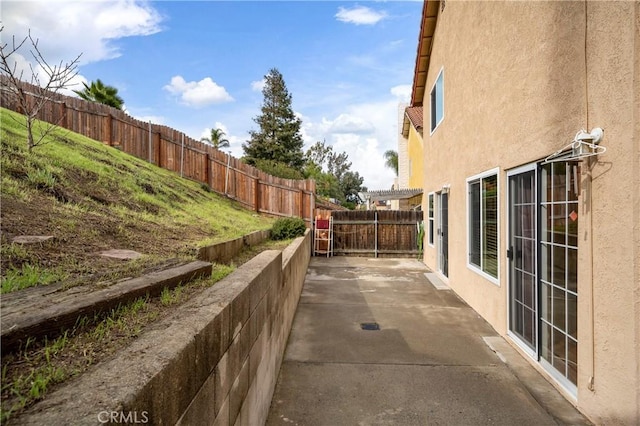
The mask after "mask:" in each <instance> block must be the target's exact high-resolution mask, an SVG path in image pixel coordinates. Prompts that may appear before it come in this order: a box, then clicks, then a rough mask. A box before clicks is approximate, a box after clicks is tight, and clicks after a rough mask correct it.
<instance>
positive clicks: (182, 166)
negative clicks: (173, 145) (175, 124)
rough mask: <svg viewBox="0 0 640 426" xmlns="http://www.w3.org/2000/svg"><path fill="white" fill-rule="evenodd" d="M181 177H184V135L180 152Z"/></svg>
mask: <svg viewBox="0 0 640 426" xmlns="http://www.w3.org/2000/svg"><path fill="white" fill-rule="evenodd" d="M180 177H184V133H183V134H182V149H181V150H180Z"/></svg>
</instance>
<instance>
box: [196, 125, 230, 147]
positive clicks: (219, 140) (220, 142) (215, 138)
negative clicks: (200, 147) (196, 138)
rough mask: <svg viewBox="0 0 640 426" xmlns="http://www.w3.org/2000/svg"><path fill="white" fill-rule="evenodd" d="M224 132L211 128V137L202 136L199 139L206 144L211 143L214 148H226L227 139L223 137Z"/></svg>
mask: <svg viewBox="0 0 640 426" xmlns="http://www.w3.org/2000/svg"><path fill="white" fill-rule="evenodd" d="M224 135H225V133H224V131H223V130H222V129H217V128H216V129H211V137H210V138H206V137H205V138H202V139H200V140H201V141H202V142H206V143H208V144H211V145H213V147H214V148H215V149H220V148H228V147H229V140H228V139H226V138H225V137H224Z"/></svg>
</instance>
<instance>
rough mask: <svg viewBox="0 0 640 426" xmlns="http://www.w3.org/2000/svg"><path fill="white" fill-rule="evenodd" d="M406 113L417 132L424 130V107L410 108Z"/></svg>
mask: <svg viewBox="0 0 640 426" xmlns="http://www.w3.org/2000/svg"><path fill="white" fill-rule="evenodd" d="M404 111H405V114H406V115H407V117H408V118H409V121H411V124H412V125H413V127H415V128H416V130H420V129H422V127H423V126H422V121H423V115H422V107H421V106H414V107H408V108H407V109H405V110H404Z"/></svg>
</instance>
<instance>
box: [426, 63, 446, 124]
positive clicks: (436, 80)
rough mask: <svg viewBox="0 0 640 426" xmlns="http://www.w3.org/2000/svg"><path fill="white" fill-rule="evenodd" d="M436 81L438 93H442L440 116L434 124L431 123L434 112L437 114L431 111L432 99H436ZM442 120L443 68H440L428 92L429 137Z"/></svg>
mask: <svg viewBox="0 0 640 426" xmlns="http://www.w3.org/2000/svg"><path fill="white" fill-rule="evenodd" d="M438 81H440V91H441V92H442V116H441V117H440V120H438V122H437V123H434V122H433V121H434V119H435V116H436V115H437V114H435V112H437V110H436V111H435V112H434V111H433V109H434V108H433V106H434V102H433V98H434V96H436V99H437V88H438ZM436 104H437V102H436ZM443 120H444V67H442V68H440V72H438V77H436V79H435V81H434V82H433V86H431V92H429V128H430V129H431V133H430V135H432V134H433V133H434V132H435V131H436V129H437V128H438V127H439V126H440V123H442V121H443Z"/></svg>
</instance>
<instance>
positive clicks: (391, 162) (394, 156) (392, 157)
mask: <svg viewBox="0 0 640 426" xmlns="http://www.w3.org/2000/svg"><path fill="white" fill-rule="evenodd" d="M384 159H385V163H384V165H385V166H387V167H388V168H390V169H392V170H393V171H394V172H396V176H398V153H397V152H396V151H394V150H392V149H390V150H389V151H387V152H385V153H384Z"/></svg>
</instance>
